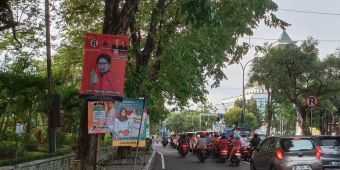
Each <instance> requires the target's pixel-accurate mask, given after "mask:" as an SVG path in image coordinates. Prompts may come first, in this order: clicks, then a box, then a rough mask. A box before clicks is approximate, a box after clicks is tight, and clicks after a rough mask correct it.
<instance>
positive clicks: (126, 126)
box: [112, 98, 147, 146]
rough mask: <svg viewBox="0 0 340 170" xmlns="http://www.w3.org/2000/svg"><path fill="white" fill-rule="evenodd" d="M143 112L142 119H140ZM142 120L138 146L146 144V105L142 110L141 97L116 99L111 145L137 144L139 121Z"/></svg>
mask: <svg viewBox="0 0 340 170" xmlns="http://www.w3.org/2000/svg"><path fill="white" fill-rule="evenodd" d="M142 114H143V121H142V119H141V117H142ZM141 121H142V126H141V131H140V136H139V146H145V145H146V127H147V107H146V103H145V107H144V110H143V99H137V100H135V99H126V98H124V99H123V101H122V102H120V101H116V113H115V130H114V132H113V133H112V146H137V139H138V132H139V127H140V122H141Z"/></svg>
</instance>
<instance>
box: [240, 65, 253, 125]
mask: <svg viewBox="0 0 340 170" xmlns="http://www.w3.org/2000/svg"><path fill="white" fill-rule="evenodd" d="M253 60H254V59H251V60H249V61H248V62H247V63H246V64H245V65H244V66H243V65H242V63H240V62H239V64H240V65H241V67H242V71H243V84H242V98H243V99H242V114H243V116H244V117H243V121H245V111H244V110H245V109H244V106H245V95H244V70H245V68H246V67H247V65H248V64H249V62H251V61H253ZM242 127H243V124H242Z"/></svg>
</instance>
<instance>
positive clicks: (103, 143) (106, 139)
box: [100, 133, 112, 148]
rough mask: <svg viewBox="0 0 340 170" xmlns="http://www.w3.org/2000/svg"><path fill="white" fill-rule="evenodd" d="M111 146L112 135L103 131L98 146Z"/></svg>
mask: <svg viewBox="0 0 340 170" xmlns="http://www.w3.org/2000/svg"><path fill="white" fill-rule="evenodd" d="M107 146H112V136H111V134H110V133H105V136H104V140H103V141H100V147H101V148H102V147H107Z"/></svg>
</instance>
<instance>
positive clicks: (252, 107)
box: [234, 97, 263, 129]
mask: <svg viewBox="0 0 340 170" xmlns="http://www.w3.org/2000/svg"><path fill="white" fill-rule="evenodd" d="M242 101H243V100H242V99H237V100H235V104H234V106H235V107H239V108H242V105H243V104H242ZM244 108H245V109H247V110H248V111H249V112H250V113H253V114H254V116H255V117H256V121H257V127H256V128H255V129H258V128H259V127H260V126H262V123H263V122H262V120H263V116H262V113H261V112H260V110H259V109H258V107H257V104H256V100H255V99H254V98H253V97H251V98H250V99H248V100H247V101H246V103H245V106H244Z"/></svg>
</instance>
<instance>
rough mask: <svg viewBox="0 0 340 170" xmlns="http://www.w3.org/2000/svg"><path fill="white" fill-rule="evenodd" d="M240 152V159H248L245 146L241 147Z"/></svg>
mask: <svg viewBox="0 0 340 170" xmlns="http://www.w3.org/2000/svg"><path fill="white" fill-rule="evenodd" d="M240 152H241V159H243V160H245V161H246V160H247V159H248V147H247V146H243V147H241V148H240Z"/></svg>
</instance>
